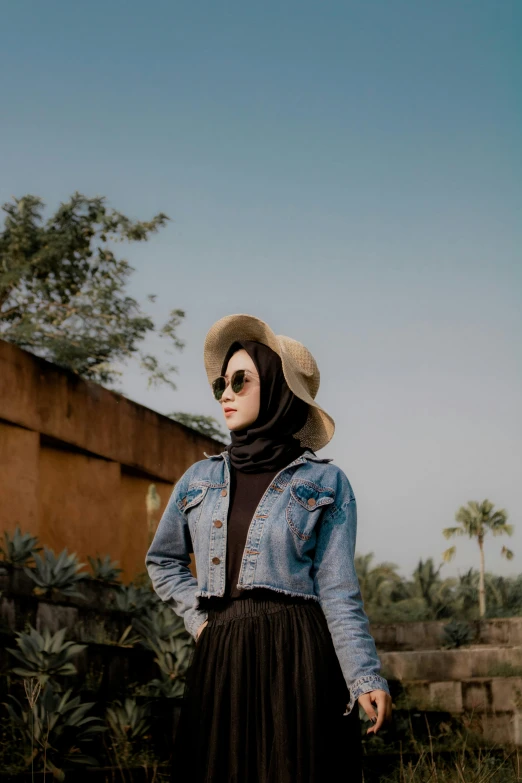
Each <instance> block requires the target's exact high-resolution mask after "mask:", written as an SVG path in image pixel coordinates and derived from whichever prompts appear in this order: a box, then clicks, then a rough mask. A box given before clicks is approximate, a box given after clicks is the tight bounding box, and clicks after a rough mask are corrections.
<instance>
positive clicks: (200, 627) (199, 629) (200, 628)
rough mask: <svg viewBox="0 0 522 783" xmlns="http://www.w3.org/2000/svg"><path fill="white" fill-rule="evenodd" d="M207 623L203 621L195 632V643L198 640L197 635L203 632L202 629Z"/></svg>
mask: <svg viewBox="0 0 522 783" xmlns="http://www.w3.org/2000/svg"><path fill="white" fill-rule="evenodd" d="M207 623H208V620H205V622H204V623H201V625H200V626H199V628H198V630H197V631H196V641H197V640H198V639H199V635H200V633H201V631H202V630H203V628H204V627H205V626H206V624H207Z"/></svg>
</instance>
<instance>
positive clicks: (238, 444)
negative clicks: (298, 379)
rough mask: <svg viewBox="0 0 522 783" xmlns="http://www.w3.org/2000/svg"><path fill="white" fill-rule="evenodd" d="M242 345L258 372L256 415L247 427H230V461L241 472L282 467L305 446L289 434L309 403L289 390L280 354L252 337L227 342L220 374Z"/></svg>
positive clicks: (299, 425)
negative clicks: (258, 385) (258, 396)
mask: <svg viewBox="0 0 522 783" xmlns="http://www.w3.org/2000/svg"><path fill="white" fill-rule="evenodd" d="M241 348H244V349H245V351H246V352H247V353H248V355H249V356H250V358H251V359H252V361H253V362H254V364H255V366H256V368H257V372H258V374H259V379H260V383H261V389H260V392H261V393H260V404H259V415H258V417H257V419H256V420H255V421H254V422H252V424H249V425H248V427H245V428H244V429H241V430H235V431H231V433H230V436H231V438H232V442H231V443H230V444H229V445H228V446H227V451H228V453H229V455H230V462H231V463H232V466H233V467H234V468H236V470H240V471H242V472H244V473H264V472H267V471H274V470H281V469H282V468H284V467H285V466H286V465H288V464H289V463H290V462H293V460H294V459H297V457H299V456H301V454H302V453H303V452H304V451H306V450H307V447H305V446H301V445H300V443H299V440H297V439H296V438H293V437H292V435H293V434H294V433H295V432H298V431H299V430H300V429H301V428H302V427H303V426H304V424H305V422H306V419H307V418H308V403H306V402H304V400H301V399H300V398H299V397H296V396H295V394H294V393H293V392H292V391H291V390H290V388H289V386H288V384H287V383H286V380H285V376H284V374H283V366H282V363H281V358H280V356H278V354H277V353H276V352H275V351H273V350H272V349H271V348H269V347H268V345H264V344H263V343H258V342H256V341H255V340H239V341H236V342H234V343H233V344H232V345H231V346H230V348H229V349H228V351H227V354H226V356H225V358H224V360H223V365H222V367H221V374H222V375H224V373H225V372H226V369H227V364H228V362H229V360H230V357H231V356H232V355H233V354H234V353H236V351H239V350H241Z"/></svg>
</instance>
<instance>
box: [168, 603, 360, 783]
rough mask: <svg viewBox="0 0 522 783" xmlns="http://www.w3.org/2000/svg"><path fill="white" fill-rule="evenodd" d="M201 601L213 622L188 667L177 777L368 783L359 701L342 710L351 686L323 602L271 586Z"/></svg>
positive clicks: (207, 781)
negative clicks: (363, 772) (244, 594)
mask: <svg viewBox="0 0 522 783" xmlns="http://www.w3.org/2000/svg"><path fill="white" fill-rule="evenodd" d="M201 606H202V608H203V607H205V608H206V609H207V611H208V613H209V614H208V618H209V622H208V625H207V626H206V628H205V629H204V630H203V632H202V633H201V635H200V637H199V639H198V641H197V643H196V647H195V650H194V653H193V658H192V661H191V665H190V668H189V671H188V674H187V681H186V687H185V694H184V698H183V704H182V707H181V713H180V718H179V723H178V728H177V731H176V737H175V742H174V749H173V763H172V776H171V781H172V783H181V781H186V780H190V781H191V783H328V781H330V780H331V781H333V780H334V779H335V780H336V781H339V783H341V781H342V782H343V783H360V781H361V743H360V727H359V717H358V712H357V707H356V708H355V709H354V710H352V713H351V714H350V715H348V716H343V713H344V712H345V710H346V704H347V703H348V689H347V687H346V684H345V681H344V678H343V675H342V672H341V668H340V666H339V661H338V659H337V656H336V654H335V650H334V647H333V644H332V639H331V636H330V632H329V630H328V626H327V624H326V620H325V617H324V614H323V612H322V610H321V608H320V606H319V604H318V603H317V602H315V601H313V600H308V599H299V598H293V597H288V596H285V595H282V594H280V593H275V592H273V591H266V590H264V591H257V592H256V593H254V592H253V593H252V594H251V596H249V597H245V598H241V599H238V600H234V601H228V602H226V601H223V600H220V599H212V600H208V601H206V602H204V603H203V602H202V604H201ZM334 776H335V777H334Z"/></svg>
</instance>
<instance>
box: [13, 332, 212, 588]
mask: <svg viewBox="0 0 522 783" xmlns="http://www.w3.org/2000/svg"><path fill="white" fill-rule="evenodd" d="M222 448H223V446H222V444H220V443H219V442H217V441H215V440H213V439H211V438H207V437H205V436H203V435H200V434H199V433H198V432H196V431H194V430H191V429H190V428H189V427H184V426H183V425H182V424H178V423H177V422H175V421H173V420H172V419H169V418H168V417H167V416H162V415H160V414H158V413H156V412H155V411H152V410H150V409H149V408H146V407H145V406H143V405H139V404H138V403H135V402H132V401H131V400H129V399H127V398H126V397H123V396H122V395H121V394H117V393H116V392H113V391H110V390H108V389H104V388H103V387H102V386H100V385H99V384H96V383H92V382H90V381H84V380H82V379H80V378H78V377H77V376H76V375H74V373H72V372H69V371H67V370H63V369H62V368H60V367H57V366H56V365H54V364H51V363H50V362H47V361H45V360H43V359H39V358H38V357H35V356H33V355H32V354H30V353H28V352H27V351H22V350H20V349H19V348H17V347H16V346H13V345H10V344H9V343H6V342H5V341H2V340H0V532H3V531H4V530H9V531H13V530H14V528H15V526H16V525H17V524H19V525H20V527H21V529H22V531H24V532H25V531H28V532H31V533H33V534H35V535H38V537H39V538H40V541H41V542H42V543H43V544H45V545H47V546H50V547H52V548H53V549H54V550H55V551H57V550H61V549H63V548H64V547H67V549H68V550H69V551H75V552H77V553H78V555H79V556H80V558H81V560H82V561H84V562H85V559H86V556H87V555H95V554H97V553H99V554H100V555H102V556H103V555H105V554H109V555H110V556H111V557H112V558H113V559H116V560H119V561H120V566H121V567H122V568H123V569H124V573H123V575H122V576H123V578H124V579H126V580H128V579H132V578H133V577H134V576H135V575H136V574H137V573H139V572H141V571H143V570H144V568H145V566H144V556H145V552H146V549H147V546H148V541H149V529H148V520H147V512H146V507H145V498H146V494H147V491H148V488H149V485H150V484H155V485H156V489H157V491H158V493H159V495H160V497H161V507H160V509H159V510H158V511H157V512H156V515H155V524H157V522H158V521H159V518H160V517H161V514H162V512H163V510H164V508H165V506H166V504H167V501H168V499H169V497H170V494H171V491H172V487H173V485H174V483H175V482H176V481H177V479H178V478H179V477H180V476H181V475H182V474H183V473H184V471H185V470H186V469H187V468H188V467H189V466H190V465H191V464H192V463H194V462H196V461H197V460H200V459H204V453H203V452H207V454H216V453H219V451H221V450H222Z"/></svg>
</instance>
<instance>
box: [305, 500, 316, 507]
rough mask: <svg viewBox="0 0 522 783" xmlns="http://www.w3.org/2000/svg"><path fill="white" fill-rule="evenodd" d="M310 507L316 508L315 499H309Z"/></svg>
mask: <svg viewBox="0 0 522 783" xmlns="http://www.w3.org/2000/svg"><path fill="white" fill-rule="evenodd" d="M306 502H307V503H308V505H309V506H315V499H314V498H308V500H307V501H306Z"/></svg>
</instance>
